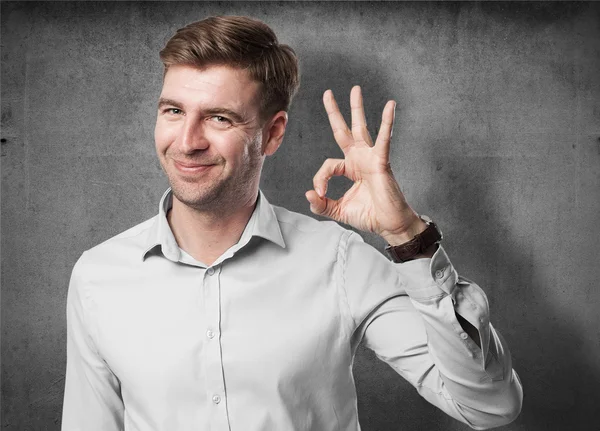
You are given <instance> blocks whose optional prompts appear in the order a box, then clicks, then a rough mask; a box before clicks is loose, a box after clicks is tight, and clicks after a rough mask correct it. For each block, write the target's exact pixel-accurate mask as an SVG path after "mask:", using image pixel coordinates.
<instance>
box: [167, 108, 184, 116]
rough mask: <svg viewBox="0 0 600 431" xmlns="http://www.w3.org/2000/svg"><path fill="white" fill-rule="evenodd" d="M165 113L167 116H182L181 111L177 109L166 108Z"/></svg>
mask: <svg viewBox="0 0 600 431" xmlns="http://www.w3.org/2000/svg"><path fill="white" fill-rule="evenodd" d="M165 112H166V113H167V114H173V115H181V114H183V111H182V110H181V109H179V108H167V109H165Z"/></svg>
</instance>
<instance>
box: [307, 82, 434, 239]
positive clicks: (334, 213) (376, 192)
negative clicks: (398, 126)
mask: <svg viewBox="0 0 600 431" xmlns="http://www.w3.org/2000/svg"><path fill="white" fill-rule="evenodd" d="M323 104H324V105H325V110H326V111H327V115H328V116H329V122H330V124H331V128H332V130H333V136H334V138H335V140H336V142H337V143H338V145H339V146H340V148H341V149H342V151H343V152H344V158H343V159H327V160H325V162H324V163H323V165H322V166H321V168H320V169H319V170H318V172H317V173H316V175H315V176H314V178H313V186H314V190H309V191H308V192H306V199H308V201H309V202H310V209H311V211H312V212H313V213H315V214H319V215H324V216H326V217H329V218H332V219H334V220H336V221H338V222H341V223H346V224H349V225H351V226H353V227H355V228H357V229H360V230H363V231H368V232H374V233H376V234H378V235H380V236H382V237H383V238H384V239H385V240H386V241H387V242H388V243H389V244H390V245H399V244H402V243H404V242H406V241H409V240H411V239H412V238H413V237H414V236H415V235H416V234H417V233H420V232H421V231H423V230H424V229H425V228H426V225H425V223H424V222H423V221H422V220H421V219H420V218H419V217H418V216H417V214H416V213H415V212H414V211H413V209H412V208H411V207H410V206H409V205H408V203H407V202H406V199H405V198H404V195H403V194H402V192H401V191H400V187H399V185H398V183H397V182H396V180H395V179H394V175H393V173H392V170H391V167H390V162H389V154H390V140H391V137H392V129H393V126H394V111H395V108H396V103H395V102H394V101H392V100H390V101H389V102H387V104H386V105H385V108H384V109H383V115H382V119H381V128H380V130H379V134H378V135H377V140H376V141H375V144H373V141H372V140H371V137H370V136H369V132H368V130H367V124H366V120H365V113H364V108H363V99H362V93H361V89H360V87H358V86H355V87H353V88H352V91H351V93H350V108H351V111H352V129H351V130H350V129H348V126H347V125H346V122H345V121H344V117H343V116H342V114H341V113H340V110H339V108H338V105H337V103H336V101H335V98H334V97H333V93H332V92H331V90H327V91H326V92H325V94H324V95H323ZM338 175H344V176H345V177H347V178H349V179H350V180H352V181H354V184H353V185H352V187H351V188H350V189H349V190H348V191H347V192H346V193H345V194H344V196H342V197H341V198H340V199H338V200H333V199H330V198H328V197H326V193H327V183H328V181H329V179H330V178H331V177H332V176H338Z"/></svg>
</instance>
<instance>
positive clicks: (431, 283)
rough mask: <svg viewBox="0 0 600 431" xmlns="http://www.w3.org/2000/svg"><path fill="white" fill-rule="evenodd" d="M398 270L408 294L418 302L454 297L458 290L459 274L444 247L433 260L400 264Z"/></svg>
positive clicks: (440, 247)
mask: <svg viewBox="0 0 600 431" xmlns="http://www.w3.org/2000/svg"><path fill="white" fill-rule="evenodd" d="M396 268H397V270H398V272H399V273H400V276H401V277H402V278H403V279H404V280H405V282H406V286H405V288H406V293H408V294H409V295H410V297H411V298H413V299H415V300H417V301H425V300H428V299H431V298H435V297H439V296H446V295H452V294H453V293H454V290H455V289H456V283H457V282H458V274H457V273H456V270H455V269H454V267H453V266H452V263H451V262H450V259H449V258H448V255H447V254H446V252H445V251H444V249H443V247H442V246H438V249H437V250H436V252H435V253H434V254H433V256H432V257H431V258H422V259H415V260H411V261H408V262H405V263H399V264H396Z"/></svg>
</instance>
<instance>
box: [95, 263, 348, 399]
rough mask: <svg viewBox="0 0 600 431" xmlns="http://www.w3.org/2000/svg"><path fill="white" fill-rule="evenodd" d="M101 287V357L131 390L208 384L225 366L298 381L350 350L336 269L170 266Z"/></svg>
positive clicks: (231, 370) (97, 298)
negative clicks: (345, 343) (212, 374)
mask: <svg viewBox="0 0 600 431" xmlns="http://www.w3.org/2000/svg"><path fill="white" fill-rule="evenodd" d="M242 263H243V264H242ZM255 265H260V268H256V266H255ZM257 269H258V270H257ZM95 291H96V295H95V302H96V308H95V315H94V316H93V318H94V322H95V327H96V330H97V339H98V343H99V348H100V350H101V352H100V353H101V355H102V356H103V357H104V358H105V360H106V361H107V363H108V364H109V366H110V367H111V369H112V370H113V372H115V374H116V375H117V377H118V378H119V379H120V380H121V381H122V382H123V384H126V385H129V386H135V387H138V388H139V387H144V388H148V389H151V388H150V386H151V387H152V389H161V388H163V387H166V386H168V387H172V386H173V385H177V382H181V384H182V385H185V384H190V383H192V382H193V383H194V384H198V383H200V384H201V382H202V380H203V379H204V378H205V377H207V376H208V377H207V378H209V379H210V375H209V374H210V373H208V374H207V370H219V369H221V370H222V371H223V372H224V373H229V375H232V376H233V375H238V374H239V375H240V376H242V375H243V376H247V375H256V376H260V379H261V381H263V382H265V381H268V380H269V379H272V380H274V381H275V380H280V379H288V378H291V376H297V375H302V370H303V368H312V367H314V363H315V361H316V358H331V356H332V355H336V354H338V353H339V354H341V353H343V347H342V345H343V339H344V331H343V328H342V325H341V315H340V303H339V301H340V296H339V292H338V281H337V274H336V270H335V267H334V265H333V264H328V263H318V262H311V263H310V264H306V263H304V264H298V265H295V264H293V265H284V264H282V263H281V262H276V261H272V262H267V261H264V260H263V261H261V262H240V263H237V262H227V261H226V262H224V263H223V264H222V265H218V266H216V267H214V268H208V269H205V268H200V267H193V266H185V265H183V266H178V267H176V268H174V267H173V266H172V265H168V264H165V265H163V266H161V265H159V266H157V267H155V268H153V269H152V270H151V271H148V272H140V271H135V272H132V273H131V274H129V276H125V277H123V276H122V275H121V276H120V278H119V280H113V281H111V282H110V283H106V285H104V286H98V287H97V289H95ZM336 346H337V347H336ZM336 349H337V350H336ZM336 351H337V352H338V353H336ZM334 362H338V361H337V360H336V361H334Z"/></svg>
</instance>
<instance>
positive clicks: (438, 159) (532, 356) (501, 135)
mask: <svg viewBox="0 0 600 431" xmlns="http://www.w3.org/2000/svg"><path fill="white" fill-rule="evenodd" d="M1 7H2V133H1V135H2V136H1V137H2V159H1V160H2V165H1V167H2V413H3V417H2V427H3V429H9V430H57V429H58V428H59V424H60V411H61V404H62V391H63V385H64V379H63V376H64V369H65V312H64V309H65V299H66V294H67V283H68V279H69V275H70V270H71V268H72V265H73V264H74V262H75V260H76V259H77V257H78V256H79V255H80V253H81V252H82V251H83V250H84V249H86V248H89V247H91V246H93V245H94V244H96V243H98V242H101V241H103V240H105V239H107V238H109V237H110V236H112V235H114V234H116V233H118V232H120V231H122V230H124V229H126V228H128V227H130V226H132V225H134V224H136V223H138V222H139V221H141V220H144V219H146V218H148V217H150V216H152V215H153V214H154V213H155V211H156V208H157V202H158V199H159V198H160V195H161V193H162V192H163V191H164V189H165V187H166V185H167V184H166V181H165V179H164V178H163V176H162V175H161V172H160V169H159V165H158V163H157V162H156V160H155V156H154V150H153V137H152V133H153V122H154V116H155V103H156V98H157V95H158V92H159V89H160V82H161V69H160V66H159V62H158V59H157V52H158V50H159V48H160V47H161V46H162V45H163V44H164V42H165V41H166V39H167V38H168V36H169V35H170V34H172V32H173V31H174V30H175V29H177V28H179V27H181V26H183V25H184V24H185V23H187V22H189V21H192V20H196V19H200V18H202V17H205V16H207V15H211V14H247V15H251V16H254V17H257V18H260V19H263V20H265V21H266V22H267V23H269V24H270V25H272V27H273V28H274V29H275V31H276V32H277V33H278V34H279V35H280V39H281V40H282V41H284V42H286V43H289V44H290V45H292V46H293V47H295V48H296V50H297V53H298V54H299V56H300V58H301V60H302V71H303V84H302V88H301V91H300V93H299V95H298V97H297V99H296V101H295V104H294V106H293V108H292V110H291V113H290V116H291V121H290V125H289V130H288V134H287V137H286V140H285V143H284V145H283V147H282V148H281V149H280V151H279V152H278V153H277V154H276V156H275V157H273V158H272V159H271V160H270V161H269V162H268V164H267V166H266V167H265V172H264V176H263V183H262V187H263V189H264V191H265V192H266V194H267V196H268V197H269V198H270V199H271V200H272V201H274V202H276V203H278V204H281V205H284V206H287V207H289V208H290V209H293V210H297V211H300V212H304V213H307V212H308V205H307V204H306V202H305V201H304V197H303V193H304V191H305V190H306V189H308V188H309V187H310V184H311V177H312V175H313V173H314V172H315V171H316V170H317V168H318V167H319V166H320V163H321V162H322V160H323V159H324V158H325V157H328V156H334V157H335V156H337V155H338V154H339V150H338V149H337V148H336V145H335V143H334V141H333V139H332V138H331V135H330V131H329V128H328V124H327V120H326V117H325V115H324V112H323V109H322V107H321V104H320V99H321V94H322V92H323V90H325V89H326V88H328V87H331V88H333V90H334V91H336V92H337V94H338V96H339V97H340V99H341V101H342V104H343V105H345V104H346V103H347V100H348V92H349V90H350V87H351V86H352V85H353V84H356V83H358V84H361V85H362V86H363V88H364V93H365V97H366V99H367V109H368V112H369V113H368V119H370V120H371V124H376V123H377V122H378V119H379V115H380V114H379V112H380V110H381V108H382V107H383V105H384V103H385V101H386V100H387V99H388V98H395V99H396V100H397V101H398V104H399V112H398V115H397V126H396V130H395V134H394V136H395V143H394V147H393V149H392V159H393V160H392V162H393V167H394V170H395V172H396V173H397V177H398V178H399V179H400V181H401V183H402V185H403V188H404V190H405V192H406V194H407V196H408V198H409V200H410V202H411V203H412V205H413V206H414V208H415V209H416V210H417V211H419V212H422V213H425V214H429V215H431V216H433V217H434V218H435V219H436V220H437V221H438V222H439V224H440V225H441V226H442V228H443V229H444V231H445V234H446V242H445V246H446V249H447V250H448V252H449V253H450V256H451V257H452V258H453V261H454V263H455V265H456V267H457V268H458V270H459V271H460V272H461V273H462V274H464V275H465V276H467V277H469V278H472V279H475V280H477V281H478V282H479V284H481V285H482V286H483V287H484V289H485V290H486V291H487V293H488V296H489V299H490V302H491V309H492V315H493V321H494V322H495V324H496V326H497V327H498V328H499V329H500V330H501V332H502V333H503V335H504V336H505V338H506V339H507V341H508V342H509V345H510V346H511V350H512V353H513V356H514V366H515V367H516V369H517V371H518V372H519V374H520V376H521V378H522V380H523V383H524V386H525V401H524V410H523V413H522V414H521V416H520V418H519V419H518V420H517V421H516V422H514V423H513V424H511V425H509V426H507V427H505V428H504V429H506V430H527V431H531V430H596V429H600V420H599V415H598V402H599V398H600V397H599V395H598V385H599V384H600V333H599V331H600V330H599V328H600V318H599V315H600V313H599V312H598V307H599V305H600V289H599V281H598V280H599V279H600V265H599V263H600V259H599V252H598V243H599V241H600V233H599V232H600V229H599V227H598V226H599V225H600V216H599V214H600V203H599V202H600V199H599V197H600V192H599V190H600V187H599V186H600V140H599V138H600V54H599V50H600V27H599V26H600V24H599V23H600V4H598V3H596V4H573V3H571V4H561V3H549V4H537V3H535V4H534V3H527V4H496V3H494V4H491V3H484V4H470V3H469V4H466V3H465V4H448V3H444V4H430V3H414V4H413V3H373V4H369V3H358V4H357V3H355V4H342V3H325V4H321V3H295V4H290V3H287V4H286V3H266V2H258V3H237V4H228V3H204V4H200V3H124V2H119V3H106V2H82V3H11V2H3V3H2V6H1ZM343 186H344V183H343V182H337V183H336V185H335V187H334V189H336V190H337V191H338V193H339V191H340V190H341V188H342V187H343ZM368 241H370V242H371V243H372V244H374V245H376V246H378V247H380V246H381V245H382V244H381V243H380V242H379V241H378V240H377V239H375V238H372V237H370V238H368ZM355 370H356V380H357V386H358V392H359V408H360V412H361V414H360V416H361V417H360V419H361V423H362V425H363V428H364V430H366V431H370V430H381V431H386V430H390V431H391V430H398V429H405V430H459V429H465V427H464V426H463V425H460V424H458V423H457V422H455V421H454V420H452V419H450V418H446V417H445V416H444V415H443V414H442V413H440V412H438V411H436V410H435V409H434V408H433V407H430V406H429V405H427V403H426V402H425V401H423V400H421V399H419V398H418V396H417V395H416V392H415V391H414V390H413V389H412V388H411V387H410V386H409V385H408V384H407V383H405V382H404V381H402V380H401V379H400V378H399V377H397V376H396V375H395V374H394V372H393V371H392V370H391V369H390V368H389V367H387V366H386V365H385V364H381V363H378V362H377V360H376V359H375V358H374V357H373V356H372V355H371V354H370V353H369V352H367V351H361V352H360V354H359V355H358V357H357V360H356V365H355Z"/></svg>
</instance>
